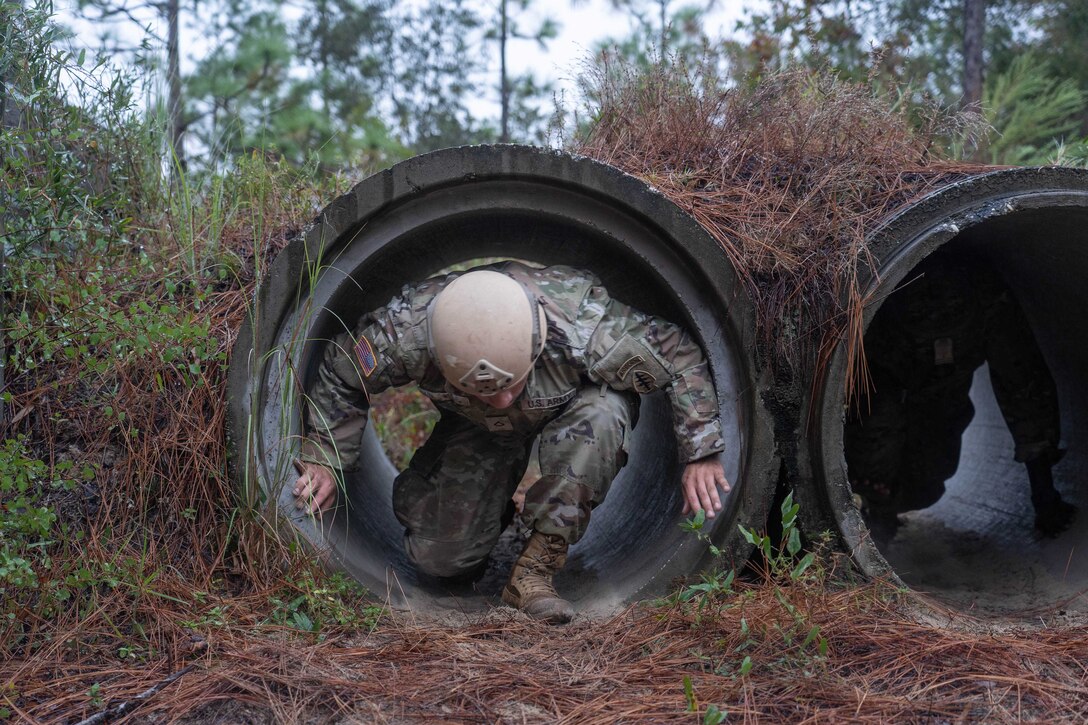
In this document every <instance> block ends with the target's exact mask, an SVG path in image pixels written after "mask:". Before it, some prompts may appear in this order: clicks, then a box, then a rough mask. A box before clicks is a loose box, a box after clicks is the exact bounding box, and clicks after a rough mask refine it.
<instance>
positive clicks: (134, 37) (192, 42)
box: [58, 0, 762, 119]
mask: <svg viewBox="0 0 1088 725" xmlns="http://www.w3.org/2000/svg"><path fill="white" fill-rule="evenodd" d="M396 1H397V2H408V3H411V2H419V1H420V0H396ZM68 2H70V3H71V4H72V5H74V4H75V2H77V0H68ZM469 2H470V4H472V5H474V6H476V7H477V8H478V9H479V11H480V13H481V14H482V15H484V16H485V17H495V16H496V14H497V12H498V11H497V7H498V0H469ZM707 2H708V0H691V1H690V2H684V1H683V0H679V1H677V2H674V3H673V5H672V7H671V8H670V10H673V11H674V10H675V8H679V7H682V6H684V5H703V6H705V5H706V4H707ZM645 4H646V5H651V4H652V0H646V3H645ZM760 4H762V0H717V1H716V2H714V3H713V7H712V9H711V10H710V12H709V13H708V15H707V18H706V22H705V26H704V27H705V30H706V32H707V34H708V35H709V36H710V37H723V36H728V35H732V34H733V29H734V27H735V25H736V21H737V19H738V18H739V17H740V16H741V14H742V10H743V8H745V7H751V6H758V5H760ZM65 5H66V3H65V2H58V12H59V14H60V16H61V18H62V19H63V20H65V21H66V22H68V23H69V24H71V25H73V27H74V29H75V31H76V33H77V37H76V39H75V40H76V44H77V45H86V46H87V47H91V48H93V47H95V46H96V45H97V37H98V36H99V35H100V34H101V32H102V29H101V28H98V27H95V26H93V25H90V24H87V23H82V22H79V21H76V20H75V19H74V18H73V15H72V13H71V12H70V11H69V12H66V10H65V9H64V7H65ZM510 5H511V6H514V5H516V3H514V2H511V3H510ZM69 7H70V6H69ZM284 12H285V13H297V12H298V8H297V6H292V5H290V4H287V5H285V6H284ZM185 15H186V14H183V18H182V29H181V32H182V37H181V46H182V50H183V58H182V72H183V73H185V72H190V71H191V70H192V69H193V65H194V64H193V57H194V56H200V55H201V54H202V53H203V52H205V49H202V48H201V39H200V38H198V37H194V31H193V29H192V25H191V23H189V22H188V20H189V18H188V17H185ZM544 15H547V16H549V17H551V18H552V19H553V20H554V21H555V22H556V23H557V24H558V26H559V36H558V37H557V38H556V39H554V40H552V41H550V42H549V43H548V44H547V47H546V48H544V49H542V48H541V47H540V46H539V45H538V44H537V43H535V42H532V41H527V40H515V41H512V42H511V43H510V44H509V46H508V61H509V65H510V73H511V75H512V76H513V75H520V74H521V73H524V72H525V71H526V70H532V71H533V72H534V73H535V75H536V77H537V79H538V80H539V81H543V82H548V81H550V82H552V83H553V84H554V85H555V86H556V88H557V89H558V90H565V91H566V92H567V97H568V99H574V98H576V94H575V92H574V91H575V82H574V78H575V77H576V76H577V73H578V71H579V69H580V63H581V62H582V61H583V60H584V59H585V58H587V57H588V56H589V54H590V53H591V52H592V49H593V47H594V45H595V44H596V43H597V42H599V41H602V40H605V39H607V38H623V37H625V36H627V35H628V34H629V33H630V32H631V30H632V29H633V27H634V23H633V20H632V19H631V17H630V16H629V14H628V13H625V12H621V11H618V10H615V9H613V8H612V4H611V2H610V0H580V1H578V2H575V3H573V4H572V3H571V2H569V0H536V2H534V3H533V4H532V6H531V7H530V9H529V10H527V11H524V12H518V14H517V16H516V19H517V22H518V23H519V26H520V27H521V28H523V29H524V30H526V31H529V30H531V29H534V28H536V27H538V26H539V24H540V20H541V18H542V17H543V16H544ZM147 22H148V23H149V24H151V25H152V27H154V28H155V30H156V32H158V33H159V34H160V35H161V36H163V37H165V28H163V27H161V20H160V19H159V18H158V17H157V16H156V15H155V14H151V13H149V14H148V15H147ZM114 28H115V31H114V32H115V33H116V34H117V35H118V36H119V37H122V38H126V39H128V40H129V41H130V42H131V43H133V44H136V43H138V42H139V40H140V38H141V37H142V33H141V32H140V30H139V29H138V28H137V27H136V26H135V25H131V24H129V25H128V27H125V24H123V23H122V24H116V25H114ZM486 50H487V58H488V59H489V63H490V68H491V70H490V72H489V76H492V77H494V78H495V79H496V80H495V82H490V81H485V82H486V84H487V87H488V89H489V92H487V93H485V94H483V95H482V96H481V97H479V98H477V99H475V100H474V101H473V102H472V103H471V104H470V110H471V111H472V113H473V115H476V116H477V117H484V116H486V117H491V118H496V119H497V118H498V116H499V100H498V91H497V90H496V89H497V86H498V82H497V76H498V67H499V62H498V46H497V44H496V43H489V44H488V48H487V49H486ZM163 52H165V49H163ZM571 102H572V101H571Z"/></svg>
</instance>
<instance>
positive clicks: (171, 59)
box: [166, 0, 185, 181]
mask: <svg viewBox="0 0 1088 725" xmlns="http://www.w3.org/2000/svg"><path fill="white" fill-rule="evenodd" d="M179 4H180V0H167V2H166V23H167V36H166V75H167V83H168V86H169V93H170V96H169V98H168V100H167V113H168V115H169V118H168V123H169V124H170V146H171V151H172V152H173V153H174V155H175V157H176V158H175V159H173V161H174V163H172V164H171V166H170V168H171V170H172V171H171V175H170V176H171V179H174V180H175V181H176V180H177V176H178V174H179V173H180V172H182V171H184V170H185V147H184V146H183V145H182V136H183V135H184V133H185V122H184V120H183V119H182V117H181V115H182V114H181V112H182V108H181V51H180V41H179V40H178V15H179V12H178V11H179Z"/></svg>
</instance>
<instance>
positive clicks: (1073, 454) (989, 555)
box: [874, 208, 1088, 615]
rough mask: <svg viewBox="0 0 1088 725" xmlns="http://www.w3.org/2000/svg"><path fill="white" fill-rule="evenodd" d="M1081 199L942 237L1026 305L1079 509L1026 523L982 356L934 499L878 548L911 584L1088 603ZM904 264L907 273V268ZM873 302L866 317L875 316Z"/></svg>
mask: <svg viewBox="0 0 1088 725" xmlns="http://www.w3.org/2000/svg"><path fill="white" fill-rule="evenodd" d="M1085 230H1088V210H1086V209H1084V208H1046V209H1034V210H1026V211H1021V212H1017V213H1013V214H1009V215H1006V216H1002V217H998V218H994V219H990V220H987V221H984V222H982V223H979V224H976V225H974V226H972V227H970V228H968V229H967V230H965V231H964V232H962V233H960V234H959V235H957V236H956V237H954V238H953V239H951V240H950V241H949V242H947V244H952V245H956V246H957V247H958V248H960V249H963V250H966V251H969V252H970V254H971V255H972V256H977V257H979V258H986V259H988V260H989V261H990V262H991V263H992V265H993V266H994V267H995V268H996V269H997V271H998V272H999V273H1000V274H1001V275H1002V277H1004V278H1005V280H1006V281H1007V282H1008V283H1009V285H1010V286H1011V287H1012V288H1013V291H1014V293H1015V294H1016V296H1017V299H1018V300H1019V302H1020V303H1021V306H1022V307H1023V308H1024V311H1025V313H1026V315H1027V317H1028V319H1029V322H1030V324H1031V327H1032V330H1033V332H1034V333H1035V337H1036V339H1037V341H1038V343H1039V346H1040V348H1041V349H1042V351H1043V354H1044V356H1045V357H1046V360H1047V363H1048V365H1049V366H1050V369H1051V373H1052V374H1053V376H1054V379H1055V382H1056V384H1057V388H1058V397H1059V404H1060V407H1061V423H1062V443H1061V445H1062V447H1064V448H1067V449H1068V453H1067V455H1066V456H1065V458H1064V459H1062V460H1061V461H1060V462H1059V463H1058V464H1057V466H1055V468H1054V479H1055V483H1056V486H1057V488H1058V490H1059V492H1060V493H1061V495H1062V497H1063V498H1064V499H1065V500H1066V501H1067V502H1070V503H1072V504H1074V505H1076V506H1077V507H1078V509H1079V513H1078V516H1077V518H1076V519H1075V520H1074V522H1073V525H1072V526H1071V528H1070V529H1068V530H1067V531H1066V532H1064V533H1063V534H1061V535H1059V536H1058V537H1056V538H1043V537H1040V536H1039V535H1038V534H1036V533H1035V531H1034V530H1033V520H1034V512H1033V508H1032V505H1031V500H1030V488H1029V484H1028V478H1027V472H1026V469H1025V467H1024V465H1023V464H1021V463H1017V462H1016V461H1014V460H1013V443H1012V436H1011V434H1010V433H1009V431H1008V428H1007V427H1006V425H1005V421H1004V419H1003V418H1002V415H1001V411H1000V409H999V408H998V406H997V402H996V400H995V398H994V395H993V392H992V390H991V388H990V384H989V374H988V369H987V367H986V366H985V365H984V366H983V367H982V368H980V369H979V370H978V371H976V373H975V379H974V382H973V384H972V388H971V399H972V402H973V403H974V406H975V411H976V412H975V416H974V418H973V420H972V421H971V423H970V426H969V427H968V428H967V430H966V432H965V433H964V436H963V446H962V449H961V454H960V461H959V467H958V469H957V471H956V473H955V475H954V476H953V477H952V478H951V479H949V480H948V481H947V482H946V492H945V494H944V496H943V497H942V498H941V499H940V500H939V501H938V502H937V503H936V504H934V505H933V506H931V507H929V508H927V509H923V510H919V511H914V512H910V513H907V514H904V515H903V516H902V517H901V520H902V521H904V522H905V525H903V526H901V528H900V529H899V532H898V534H897V535H896V537H895V538H894V539H892V540H891V542H890V543H889V544H887V545H886V546H885V547H884V548H883V549H882V550H881V553H882V554H883V555H884V557H885V559H886V560H887V562H888V563H889V564H890V565H891V566H892V568H893V569H894V570H895V572H896V574H898V575H899V577H900V578H901V579H902V580H903V581H904V582H906V583H907V584H908V585H910V586H911V587H912V588H914V589H915V590H918V591H921V592H927V593H930V594H932V595H933V596H934V597H936V598H937V599H938V600H941V601H944V602H945V603H947V604H950V605H953V606H954V607H956V608H958V609H963V610H968V611H979V612H986V613H1015V614H1018V615H1027V614H1030V613H1032V612H1036V611H1039V612H1042V611H1047V612H1052V611H1060V610H1069V611H1079V612H1082V611H1086V610H1088V598H1086V596H1085V594H1084V590H1085V589H1086V588H1088V556H1085V554H1086V553H1088V511H1086V510H1085V509H1086V506H1088V376H1086V375H1085V374H1084V371H1085V370H1088V315H1085V314H1084V311H1085V304H1084V288H1085V280H1088V254H1085V246H1084V245H1085V242H1086V239H1085V234H1086V232H1085ZM909 278H910V274H909V273H908V274H907V275H906V277H904V279H909ZM879 318H880V311H879V310H877V312H876V315H875V317H874V320H879Z"/></svg>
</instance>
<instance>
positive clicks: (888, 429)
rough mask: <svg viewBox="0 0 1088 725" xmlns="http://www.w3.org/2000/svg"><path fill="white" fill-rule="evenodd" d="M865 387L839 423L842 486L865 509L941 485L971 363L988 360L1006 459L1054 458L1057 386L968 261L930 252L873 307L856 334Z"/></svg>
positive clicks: (1015, 319) (931, 497) (1021, 321)
mask: <svg viewBox="0 0 1088 725" xmlns="http://www.w3.org/2000/svg"><path fill="white" fill-rule="evenodd" d="M865 352H866V359H867V360H868V363H869V371H870V374H871V376H872V383H873V390H872V392H871V393H870V394H869V395H868V397H867V398H863V399H862V400H861V402H860V406H859V408H860V411H861V412H860V414H859V413H858V412H857V411H855V412H854V413H853V414H852V415H851V416H850V417H849V418H848V420H847V423H846V428H845V430H844V444H845V450H846V461H847V466H848V468H849V473H850V482H851V485H852V486H853V487H854V490H855V491H856V492H857V493H859V494H860V495H861V496H862V497H863V498H864V499H865V501H866V505H867V507H868V509H869V510H870V511H871V512H873V513H875V514H877V515H881V514H883V515H888V514H894V513H897V512H900V511H910V510H914V509H920V508H925V507H927V506H931V505H932V504H934V503H936V502H937V500H938V499H940V498H941V496H942V495H943V494H944V483H945V481H946V480H947V479H948V478H950V477H951V476H952V475H953V474H954V473H955V472H956V468H957V467H958V465H959V458H960V440H961V437H962V435H963V431H964V430H965V429H966V428H967V425H968V424H969V423H970V422H971V418H972V417H973V416H974V406H973V405H972V404H971V399H970V397H969V392H970V390H971V383H972V380H973V379H974V374H975V370H976V369H978V368H979V367H980V366H981V365H982V364H983V363H989V365H990V380H991V383H992V385H993V390H994V396H995V397H996V398H997V402H998V405H999V407H1000V408H1001V413H1002V415H1003V416H1004V418H1005V422H1006V424H1007V425H1008V428H1009V431H1010V432H1011V433H1012V436H1013V440H1014V442H1015V444H1016V453H1015V455H1016V460H1017V461H1020V462H1028V461H1033V460H1037V459H1039V458H1040V457H1044V456H1046V457H1049V458H1050V459H1051V460H1056V459H1057V457H1058V455H1057V454H1058V439H1059V432H1060V431H1059V420H1058V400H1057V390H1056V388H1055V386H1054V380H1053V378H1052V377H1051V375H1050V370H1049V369H1048V368H1047V365H1046V361H1045V360H1044V359H1043V356H1042V353H1041V352H1040V351H1039V347H1038V345H1037V344H1036V342H1035V338H1034V337H1033V335H1032V332H1031V328H1030V326H1029V325H1028V322H1027V319H1026V318H1025V316H1024V313H1023V310H1021V308H1020V306H1019V304H1018V303H1017V302H1016V299H1015V298H1014V297H1013V294H1012V292H1011V290H1010V289H1009V288H1008V286H1007V285H1006V284H1005V283H1004V282H1003V281H1002V280H1001V278H1000V277H999V276H998V275H997V273H996V272H994V271H993V270H992V269H990V268H989V267H987V266H985V265H984V264H983V263H982V262H980V261H977V260H966V259H961V258H959V257H957V256H955V255H954V254H952V253H949V252H937V253H934V254H933V255H931V256H930V257H929V258H927V259H926V260H925V261H924V262H923V263H922V264H921V265H919V267H918V268H917V269H916V270H915V271H914V272H912V273H911V274H910V276H909V278H908V280H907V281H906V282H905V283H904V284H903V285H902V286H901V287H900V288H899V289H897V290H896V291H895V292H894V293H893V294H892V295H891V296H890V297H889V298H888V300H887V301H886V302H885V303H884V305H883V306H882V307H881V308H880V311H879V312H878V313H877V316H876V319H875V320H874V321H873V324H872V326H871V328H870V331H869V332H868V333H867V334H866V336H865Z"/></svg>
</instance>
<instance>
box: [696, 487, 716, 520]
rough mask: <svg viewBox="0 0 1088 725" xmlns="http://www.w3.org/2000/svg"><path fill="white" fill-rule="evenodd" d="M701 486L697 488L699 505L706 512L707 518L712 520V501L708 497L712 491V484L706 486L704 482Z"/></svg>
mask: <svg viewBox="0 0 1088 725" xmlns="http://www.w3.org/2000/svg"><path fill="white" fill-rule="evenodd" d="M701 484H702V485H700V486H699V487H698V494H699V503H700V504H701V505H702V507H703V510H704V511H706V515H707V518H714V511H715V509H714V499H713V498H712V497H711V495H710V492H711V491H713V490H714V484H713V483H711V484H710V485H709V486H708V485H707V484H706V481H702V482H701Z"/></svg>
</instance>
